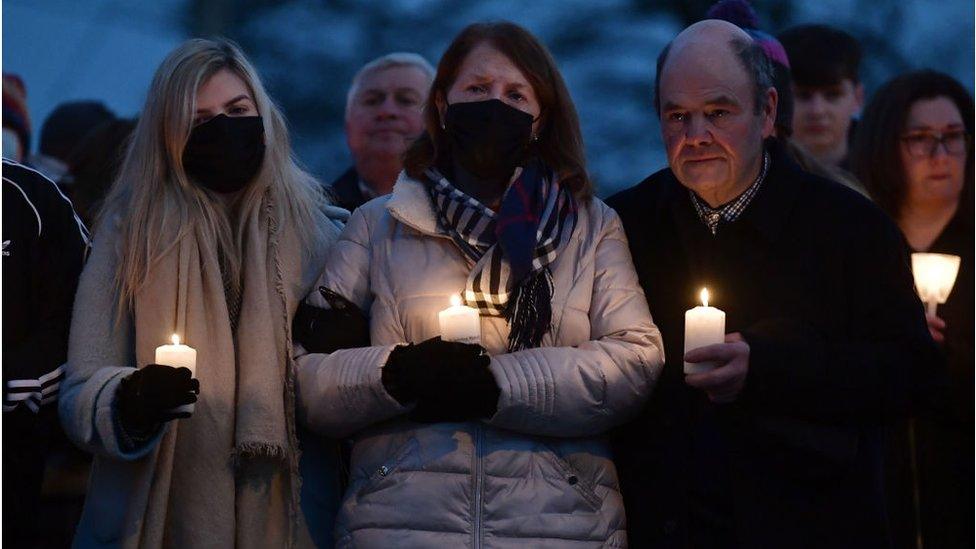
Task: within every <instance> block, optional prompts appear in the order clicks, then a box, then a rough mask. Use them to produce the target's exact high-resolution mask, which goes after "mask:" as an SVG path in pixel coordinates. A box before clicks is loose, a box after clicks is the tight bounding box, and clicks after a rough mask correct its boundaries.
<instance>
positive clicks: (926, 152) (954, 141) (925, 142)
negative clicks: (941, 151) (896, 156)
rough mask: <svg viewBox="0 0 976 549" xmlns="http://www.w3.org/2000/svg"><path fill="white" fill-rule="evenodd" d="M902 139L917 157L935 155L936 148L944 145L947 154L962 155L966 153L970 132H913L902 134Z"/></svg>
mask: <svg viewBox="0 0 976 549" xmlns="http://www.w3.org/2000/svg"><path fill="white" fill-rule="evenodd" d="M901 140H902V141H903V142H904V143H905V148H907V149H908V154H910V155H912V156H914V157H916V158H925V157H928V156H934V155H935V151H936V148H937V147H938V146H939V145H942V146H943V147H944V148H945V151H946V154H950V155H952V156H962V155H964V154H966V148H967V144H968V143H969V134H967V133H966V132H964V131H961V130H960V131H951V132H946V133H913V134H909V135H905V136H902V138H901Z"/></svg>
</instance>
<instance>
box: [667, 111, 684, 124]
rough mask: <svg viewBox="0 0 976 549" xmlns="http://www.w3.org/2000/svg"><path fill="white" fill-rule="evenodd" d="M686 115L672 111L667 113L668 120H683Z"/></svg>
mask: <svg viewBox="0 0 976 549" xmlns="http://www.w3.org/2000/svg"><path fill="white" fill-rule="evenodd" d="M687 117H688V115H687V114H685V113H683V112H672V113H669V114H668V120H669V121H670V122H684V121H685V119H686V118H687Z"/></svg>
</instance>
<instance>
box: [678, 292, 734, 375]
mask: <svg viewBox="0 0 976 549" xmlns="http://www.w3.org/2000/svg"><path fill="white" fill-rule="evenodd" d="M701 300H702V305H701V306H698V307H695V308H693V309H689V310H688V311H686V312H685V353H687V352H688V351H690V350H692V349H697V348H699V347H705V346H707V345H714V344H716V343H724V342H725V313H724V312H723V311H721V310H719V309H716V308H715V307H709V306H708V289H707V288H702V291H701ZM684 364H685V366H684V372H685V373H686V374H698V373H702V372H708V371H710V370H712V369H714V368H715V364H714V363H712V362H685V363H684Z"/></svg>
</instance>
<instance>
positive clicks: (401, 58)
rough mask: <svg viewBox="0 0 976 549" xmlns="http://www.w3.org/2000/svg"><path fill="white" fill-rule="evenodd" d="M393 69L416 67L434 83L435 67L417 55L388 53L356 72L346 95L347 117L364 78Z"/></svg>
mask: <svg viewBox="0 0 976 549" xmlns="http://www.w3.org/2000/svg"><path fill="white" fill-rule="evenodd" d="M393 67H414V68H417V69H420V72H422V73H424V76H426V77H427V81H428V82H433V81H434V67H433V66H432V65H431V64H430V63H429V62H428V61H427V60H426V59H424V58H423V57H421V56H420V55H418V54H416V53H410V52H405V51H397V52H393V53H388V54H386V55H384V56H382V57H377V58H376V59H373V60H372V61H370V62H369V63H366V64H365V65H363V66H362V68H360V69H359V71H357V72H356V75H355V76H353V77H352V84H350V86H349V92H348V93H347V94H346V116H349V107H350V106H352V100H353V98H354V97H356V94H357V93H359V87H360V86H361V85H362V82H363V78H365V77H366V76H368V75H370V74H373V73H375V72H379V71H381V70H385V69H391V68H393Z"/></svg>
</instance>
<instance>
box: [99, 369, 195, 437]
mask: <svg viewBox="0 0 976 549" xmlns="http://www.w3.org/2000/svg"><path fill="white" fill-rule="evenodd" d="M191 377H192V375H191V373H190V369H189V368H174V367H172V366H163V365H160V364H149V365H147V366H145V367H143V368H139V369H138V370H136V371H135V372H133V373H132V374H131V375H129V376H128V377H126V378H124V379H123V380H122V382H121V383H120V384H119V388H118V390H117V392H116V393H115V402H116V412H117V413H118V419H119V422H120V423H121V424H122V426H123V427H124V428H125V429H126V430H129V431H132V432H133V433H139V432H145V431H148V430H151V429H152V427H153V426H154V425H157V424H159V423H162V422H164V421H169V420H171V419H176V418H187V417H190V412H189V411H180V412H177V411H176V410H174V408H176V407H178V406H183V405H184V404H192V403H194V402H196V401H197V395H198V394H200V382H199V381H198V380H196V379H191Z"/></svg>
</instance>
